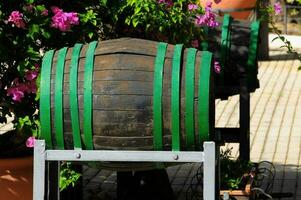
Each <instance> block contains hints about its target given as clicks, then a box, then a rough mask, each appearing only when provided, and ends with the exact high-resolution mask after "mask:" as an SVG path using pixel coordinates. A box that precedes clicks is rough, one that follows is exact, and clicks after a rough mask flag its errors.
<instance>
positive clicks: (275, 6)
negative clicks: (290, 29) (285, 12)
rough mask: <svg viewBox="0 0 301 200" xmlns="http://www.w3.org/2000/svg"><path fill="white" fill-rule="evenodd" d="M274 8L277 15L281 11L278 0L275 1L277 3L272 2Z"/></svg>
mask: <svg viewBox="0 0 301 200" xmlns="http://www.w3.org/2000/svg"><path fill="white" fill-rule="evenodd" d="M274 10H275V14H276V15H279V14H280V13H281V12H282V8H281V4H280V2H277V3H275V4H274Z"/></svg>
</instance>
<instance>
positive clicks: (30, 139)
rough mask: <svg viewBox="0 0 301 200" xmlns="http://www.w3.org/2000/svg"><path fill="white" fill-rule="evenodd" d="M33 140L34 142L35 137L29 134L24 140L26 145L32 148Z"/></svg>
mask: <svg viewBox="0 0 301 200" xmlns="http://www.w3.org/2000/svg"><path fill="white" fill-rule="evenodd" d="M35 142H36V138H35V137H33V136H31V137H29V138H28V139H27V140H26V146H27V147H29V148H32V147H34V144H35Z"/></svg>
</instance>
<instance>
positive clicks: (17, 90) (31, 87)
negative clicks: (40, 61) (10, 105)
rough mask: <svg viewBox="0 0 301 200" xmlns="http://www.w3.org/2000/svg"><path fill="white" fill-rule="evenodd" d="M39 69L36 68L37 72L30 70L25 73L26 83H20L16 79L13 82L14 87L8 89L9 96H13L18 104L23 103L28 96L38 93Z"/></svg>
mask: <svg viewBox="0 0 301 200" xmlns="http://www.w3.org/2000/svg"><path fill="white" fill-rule="evenodd" d="M38 71H39V67H38V66H36V68H35V70H30V71H27V72H26V73H25V79H26V82H25V83H20V82H19V79H18V78H16V79H15V80H13V82H12V86H11V87H9V88H7V96H11V97H12V99H13V100H14V101H16V102H21V101H22V99H23V98H24V96H25V93H27V94H30V93H31V94H35V93H36V92H37V85H36V79H37V77H38V73H39V72H38Z"/></svg>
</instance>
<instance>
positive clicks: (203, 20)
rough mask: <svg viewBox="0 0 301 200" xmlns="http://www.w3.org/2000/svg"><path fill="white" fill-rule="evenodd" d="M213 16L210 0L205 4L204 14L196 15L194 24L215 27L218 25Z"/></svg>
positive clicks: (214, 15)
mask: <svg viewBox="0 0 301 200" xmlns="http://www.w3.org/2000/svg"><path fill="white" fill-rule="evenodd" d="M215 17H216V14H215V13H213V12H212V2H207V3H206V6H205V14H204V15H197V16H196V19H195V24H196V25H206V26H209V27H216V26H218V25H219V23H218V22H217V21H216V19H215Z"/></svg>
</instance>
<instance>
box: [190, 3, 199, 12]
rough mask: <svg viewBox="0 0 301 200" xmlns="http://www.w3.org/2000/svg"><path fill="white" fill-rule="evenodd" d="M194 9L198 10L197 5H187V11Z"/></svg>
mask: <svg viewBox="0 0 301 200" xmlns="http://www.w3.org/2000/svg"><path fill="white" fill-rule="evenodd" d="M196 9H198V5H196V4H192V3H190V4H188V10H189V11H192V10H196Z"/></svg>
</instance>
